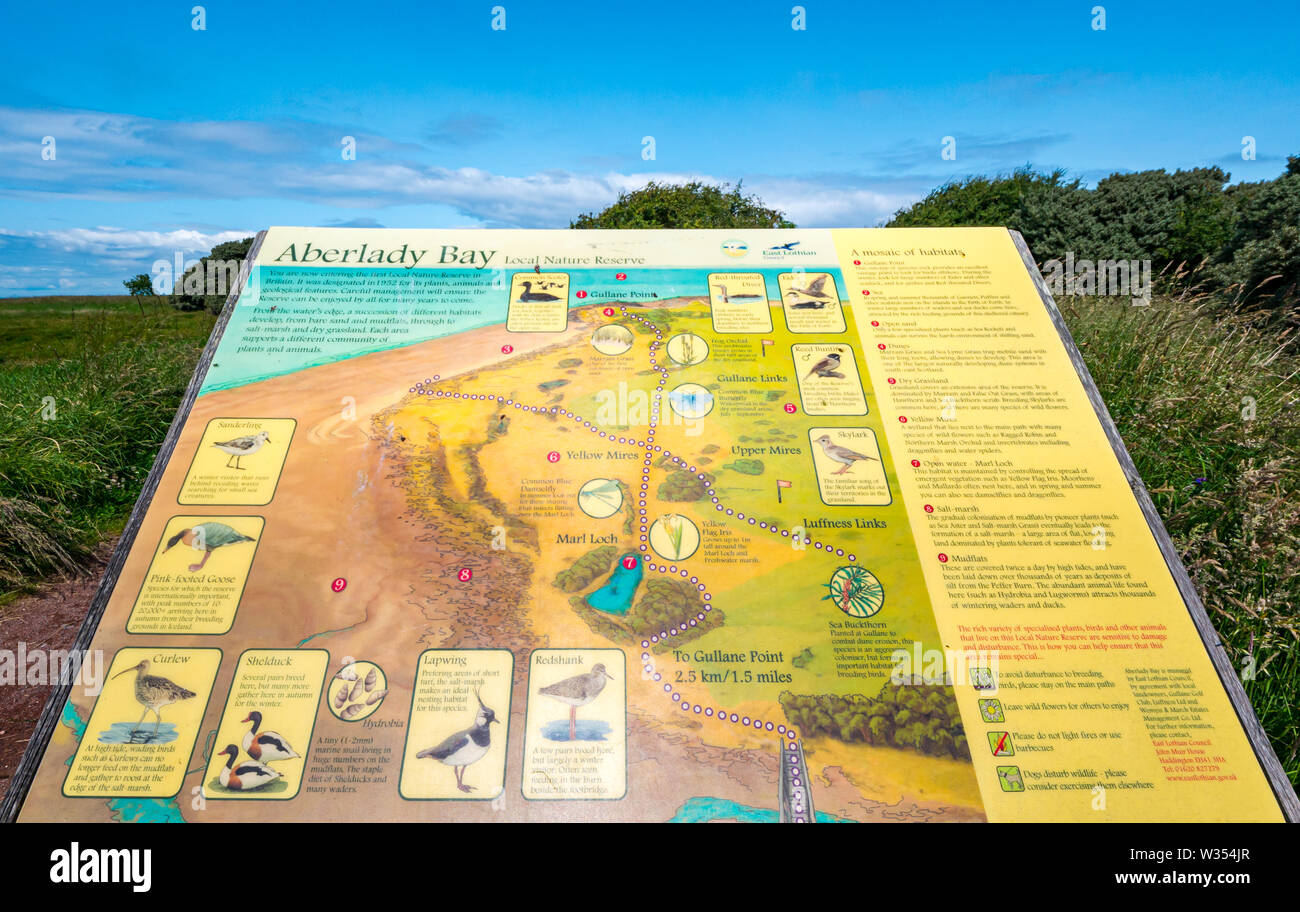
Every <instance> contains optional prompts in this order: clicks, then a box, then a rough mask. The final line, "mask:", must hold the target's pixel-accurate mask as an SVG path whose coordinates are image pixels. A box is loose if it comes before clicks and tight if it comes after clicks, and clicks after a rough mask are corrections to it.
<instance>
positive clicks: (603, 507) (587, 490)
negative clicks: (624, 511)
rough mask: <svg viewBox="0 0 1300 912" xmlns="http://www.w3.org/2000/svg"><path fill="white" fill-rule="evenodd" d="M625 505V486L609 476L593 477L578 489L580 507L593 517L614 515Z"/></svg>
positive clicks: (601, 517)
mask: <svg viewBox="0 0 1300 912" xmlns="http://www.w3.org/2000/svg"><path fill="white" fill-rule="evenodd" d="M622 506H623V486H622V485H620V484H619V483H618V482H617V481H612V480H611V479H608V478H593V479H592V480H591V481H589V482H587V483H586V484H585V485H583V486H582V487H581V488H579V489H578V507H579V508H580V509H581V510H582V512H583V513H586V514H587V515H588V516H590V517H591V518H592V519H604V518H606V517H607V516H613V515H614V514H615V513H617V512H618V511H619V508H621V507H622Z"/></svg>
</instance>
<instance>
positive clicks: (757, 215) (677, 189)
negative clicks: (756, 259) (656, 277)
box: [569, 181, 795, 228]
mask: <svg viewBox="0 0 1300 912" xmlns="http://www.w3.org/2000/svg"><path fill="white" fill-rule="evenodd" d="M569 227H570V228H793V227H795V224H794V222H792V221H790V220H789V219H787V218H786V217H785V213H783V212H781V211H779V210H776V209H769V208H767V207H766V206H764V205H763V201H762V200H760V199H759V198H758V197H756V196H746V195H744V194H743V193H742V192H741V189H740V183H737V184H736V186H734V187H732V186H731V185H730V184H722V185H714V184H705V183H701V182H700V181H692V182H691V183H689V184H659V183H655V182H654V181H651V182H650V183H648V184H646V185H645V186H644V187H642V188H641V189H640V190H633V191H632V192H631V193H620V194H619V196H618V201H617V202H615V203H614V204H612V205H611V206H609V207H608V208H606V209H604V210H603V211H601V212H599V213H596V214H594V215H593V214H591V213H586V214H584V215H580V216H578V217H577V219H575V220H574V221H573V222H571V223H570V225H569Z"/></svg>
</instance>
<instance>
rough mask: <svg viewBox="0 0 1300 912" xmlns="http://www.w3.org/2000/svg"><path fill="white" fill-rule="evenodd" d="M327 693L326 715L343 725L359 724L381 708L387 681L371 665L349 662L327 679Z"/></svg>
mask: <svg viewBox="0 0 1300 912" xmlns="http://www.w3.org/2000/svg"><path fill="white" fill-rule="evenodd" d="M328 689H329V694H328V699H327V701H326V702H328V703H329V708H330V712H332V713H333V714H334V715H335V717H336V718H339V719H342V720H343V721H344V722H360V721H361V720H362V719H364V718H366V717H367V716H369V715H371V714H372V713H374V711H375V710H377V709H379V707H380V706H382V705H383V703H384V697H386V696H388V678H387V677H386V676H385V675H384V670H383V669H382V668H380V667H379V666H378V665H376V664H375V663H374V662H350V663H349V664H347V665H344V666H343V667H342V668H340V669H339V670H338V671H337V672H336V673H335V675H334V677H332V678H330V683H329V688H328Z"/></svg>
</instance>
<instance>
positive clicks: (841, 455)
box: [816, 434, 880, 475]
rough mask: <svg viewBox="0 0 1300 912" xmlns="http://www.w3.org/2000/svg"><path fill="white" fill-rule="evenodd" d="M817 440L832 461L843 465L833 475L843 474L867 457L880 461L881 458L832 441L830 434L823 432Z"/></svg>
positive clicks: (873, 460)
mask: <svg viewBox="0 0 1300 912" xmlns="http://www.w3.org/2000/svg"><path fill="white" fill-rule="evenodd" d="M816 442H817V443H820V444H821V445H822V449H823V450H825V451H826V455H827V456H828V457H830V459H831V461H832V462H838V463H840V465H841V468H840V470H839V471H838V472H832V473H831V474H832V475H843V474H844V473H845V472H847V471H848V470H849V469H850V468H851V467H852V466H853V464H854V463H855V462H860V461H862V460H865V459H869V460H871V461H872V462H880V460H879V459H877V458H876V457H875V456H864V455H862V454H861V453H858V452H856V451H854V450H850V449H849V448H848V447H845V446H840V445H839V444H838V443H831V435H830V434H822V435H821V436H820V437H818V438H817V441H816Z"/></svg>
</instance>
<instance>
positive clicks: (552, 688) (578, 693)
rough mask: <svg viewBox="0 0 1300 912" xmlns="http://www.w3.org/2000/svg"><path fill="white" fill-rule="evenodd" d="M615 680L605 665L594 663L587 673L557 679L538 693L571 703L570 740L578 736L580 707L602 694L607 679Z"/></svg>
mask: <svg viewBox="0 0 1300 912" xmlns="http://www.w3.org/2000/svg"><path fill="white" fill-rule="evenodd" d="M606 680H610V681H612V680H614V676H613V675H611V674H609V673H608V672H606V671H605V666H604V665H593V666H591V671H589V672H588V673H587V674H580V675H574V676H573V677H571V678H565V679H564V680H563V681H556V682H555V683H554V684H549V685H547V686H546V687H543V688H542V689H541V690H539V691H538V693H541V694H545V695H546V696H548V697H554V698H555V699H557V700H559V701H560V702H561V703H567V704H568V705H569V740H570V741H574V740H576V739H577V737H578V707H579V706H586V705H587V704H588V703H590V702H591V701H592V700H594V699H596V698H597V697H598V696H600V692H601V691H602V690H604V689H605V681H606Z"/></svg>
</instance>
